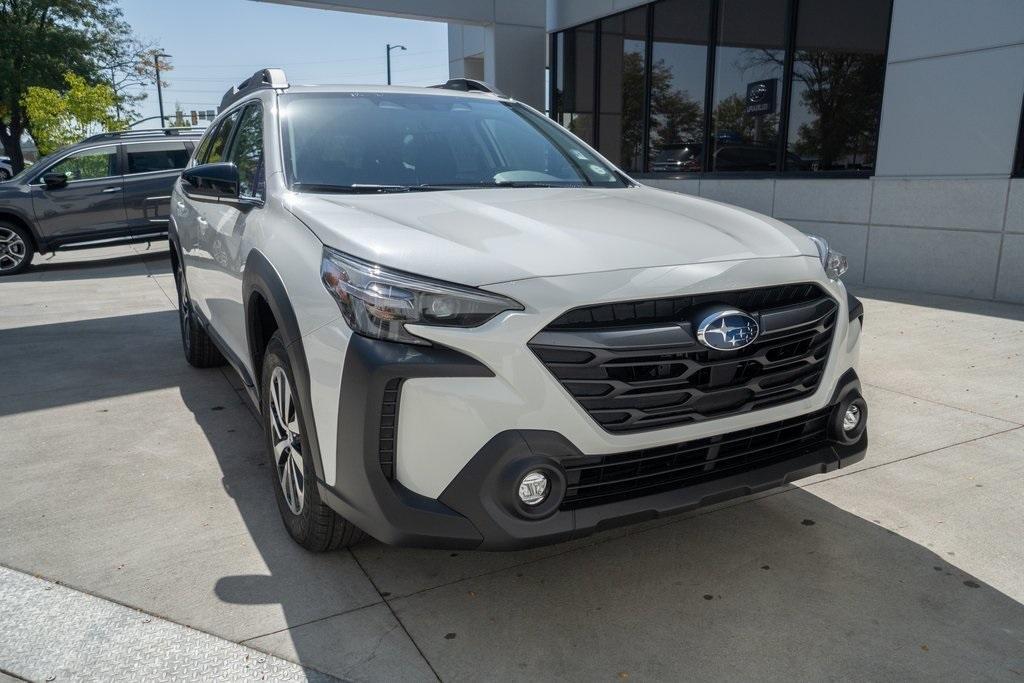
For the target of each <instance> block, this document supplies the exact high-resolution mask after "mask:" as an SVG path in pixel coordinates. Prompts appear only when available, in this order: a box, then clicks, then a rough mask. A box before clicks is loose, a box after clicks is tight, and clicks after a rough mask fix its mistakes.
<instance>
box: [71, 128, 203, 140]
mask: <svg viewBox="0 0 1024 683" xmlns="http://www.w3.org/2000/svg"><path fill="white" fill-rule="evenodd" d="M205 131H206V129H205V128H198V127H197V128H192V127H181V128H150V129H148V130H147V129H142V130H113V131H110V132H108V133H97V134H96V135H90V136H89V137H87V138H86V139H84V140H82V142H96V141H98V140H124V139H125V138H138V137H153V136H154V135H161V134H162V135H198V134H201V133H203V132H205Z"/></svg>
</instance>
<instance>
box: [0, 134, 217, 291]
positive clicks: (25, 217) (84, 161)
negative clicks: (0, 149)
mask: <svg viewBox="0 0 1024 683" xmlns="http://www.w3.org/2000/svg"><path fill="white" fill-rule="evenodd" d="M198 134H199V133H198V132H192V131H189V130H173V129H169V130H167V131H152V130H151V131H133V132H123V133H103V134H101V135H94V136H93V137H91V138H88V139H86V140H83V141H82V142H80V143H78V144H76V145H72V146H70V147H66V148H64V149H62V150H59V151H57V152H54V153H53V154H51V155H50V156H48V157H46V158H44V159H41V160H39V161H38V162H36V163H35V164H34V165H32V166H31V167H27V168H26V169H25V170H24V171H22V172H21V173H19V174H18V175H17V176H16V177H15V178H13V179H12V180H10V181H8V182H5V183H3V184H2V185H0V275H10V274H13V273H16V272H19V271H21V270H24V269H25V268H27V267H28V265H29V264H30V263H31V261H32V256H33V254H34V253H36V252H38V253H47V252H50V251H54V250H57V249H85V248H88V247H106V246H112V245H115V244H126V243H131V242H146V241H150V240H155V239H162V238H163V237H165V236H166V235H167V216H168V212H169V208H170V194H171V186H172V185H173V184H174V181H175V179H176V178H177V177H178V174H179V173H180V172H181V169H182V168H184V167H185V164H186V163H187V162H188V158H189V155H190V154H191V153H192V148H193V147H194V144H195V141H196V140H197V139H198Z"/></svg>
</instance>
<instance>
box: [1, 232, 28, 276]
mask: <svg viewBox="0 0 1024 683" xmlns="http://www.w3.org/2000/svg"><path fill="white" fill-rule="evenodd" d="M33 244H34V243H33V241H32V235H31V234H30V233H29V231H28V230H26V229H25V228H23V227H21V226H20V225H17V224H15V223H4V222H0V275H17V274H18V273H21V272H23V271H24V270H25V269H26V268H28V267H29V266H30V265H32V257H33V256H34V255H35V247H34V246H33Z"/></svg>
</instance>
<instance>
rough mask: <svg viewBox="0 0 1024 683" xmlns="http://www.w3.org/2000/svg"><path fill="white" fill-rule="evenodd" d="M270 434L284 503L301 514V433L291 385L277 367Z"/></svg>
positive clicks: (303, 487)
mask: <svg viewBox="0 0 1024 683" xmlns="http://www.w3.org/2000/svg"><path fill="white" fill-rule="evenodd" d="M270 433H271V437H272V438H271V442H272V443H273V445H274V462H275V464H276V465H277V478H278V481H279V482H280V484H281V491H282V493H284V500H285V503H287V505H288V509H289V510H291V511H292V513H293V514H296V515H299V514H302V504H303V500H304V499H305V491H306V480H305V474H304V470H303V466H302V432H301V430H300V428H299V414H298V411H297V410H296V405H295V400H294V398H293V396H292V386H291V383H290V382H289V381H288V375H286V374H285V372H284V370H283V369H282V368H280V367H276V368H274V372H273V373H272V374H271V376H270Z"/></svg>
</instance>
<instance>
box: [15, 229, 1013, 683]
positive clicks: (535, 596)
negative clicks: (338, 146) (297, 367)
mask: <svg viewBox="0 0 1024 683" xmlns="http://www.w3.org/2000/svg"><path fill="white" fill-rule="evenodd" d="M859 294H860V295H861V296H862V298H864V303H865V308H866V312H867V322H866V330H865V334H864V339H863V344H862V351H861V367H860V373H861V377H862V380H863V381H864V383H865V386H866V395H867V399H868V401H869V404H870V422H869V425H870V427H869V429H870V435H871V436H870V438H871V445H870V448H869V451H868V454H867V457H866V459H865V460H864V461H863V462H861V463H859V464H857V465H855V466H854V467H852V468H850V469H847V470H842V471H839V472H835V473H831V474H828V475H823V476H820V477H815V478H812V479H808V480H804V481H801V482H799V483H798V484H797V485H794V486H790V487H786V488H784V489H781V490H777V491H773V492H769V493H766V494H762V495H759V496H755V497H752V498H746V499H741V500H736V501H731V502H728V503H725V504H722V505H719V506H716V507H713V508H708V509H704V510H701V511H698V512H695V513H692V514H687V515H682V516H677V517H671V518H665V519H659V520H654V521H651V522H647V523H645V524H642V525H639V526H634V527H627V528H620V529H616V530H613V531H609V532H605V533H602V534H599V535H596V536H592V537H589V538H584V539H579V540H576V541H573V542H570V543H566V544H562V545H557V546H551V547H546V548H540V549H534V550H530V551H524V552H516V553H504V554H496V553H476V552H450V551H429V550H408V549H398V548H391V547H388V546H384V545H381V544H379V543H376V542H372V541H371V542H367V543H364V544H362V545H360V546H358V547H356V548H354V549H352V550H351V551H341V552H336V553H332V554H327V555H312V554H309V553H307V552H305V551H303V550H302V549H300V548H299V547H298V546H296V545H295V544H294V543H292V542H291V540H290V539H289V538H288V536H287V534H286V532H285V530H284V528H283V527H282V525H281V523H280V521H279V518H278V513H277V509H276V506H275V503H274V496H273V490H272V485H273V483H272V480H271V475H270V473H269V472H268V471H267V469H268V468H267V465H266V463H265V458H264V455H263V451H262V443H261V433H260V430H259V426H258V423H257V421H256V419H255V417H254V414H253V413H252V411H251V409H250V408H249V406H248V405H247V402H246V399H245V398H244V396H243V395H242V394H243V392H242V390H241V388H240V385H239V383H238V381H237V379H236V378H235V377H234V376H233V374H232V373H231V371H230V370H228V369H223V370H196V369H193V368H191V367H189V366H188V365H187V364H186V363H185V361H184V359H183V357H182V354H181V350H180V341H179V335H178V326H177V318H176V313H175V306H174V303H173V302H174V285H173V280H172V277H171V275H170V271H169V267H168V263H167V253H166V249H165V248H164V247H158V246H154V247H153V248H152V249H151V250H148V251H142V250H140V249H137V248H127V247H125V248H116V249H108V250H102V251H94V252H71V253H68V254H61V255H58V256H57V257H54V258H53V259H50V260H45V259H40V262H39V263H38V265H37V266H35V267H34V269H33V270H32V271H30V272H28V273H25V274H23V275H20V276H16V277H11V278H4V279H3V280H2V281H0V435H2V438H0V468H2V472H3V474H2V476H0V564H2V565H4V566H5V567H8V568H10V569H13V570H17V571H19V572H24V573H27V574H32V575H35V576H38V577H43V578H45V579H48V580H50V581H53V582H58V583H60V584H63V585H64V586H67V587H70V588H72V589H75V590H78V591H82V592H85V593H89V594H91V595H93V596H98V597H100V598H104V599H106V600H109V601H113V602H116V603H121V604H122V605H126V606H129V607H134V608H137V609H140V610H144V611H145V612H146V613H148V614H151V615H154V616H156V617H158V618H161V619H166V620H169V621H171V622H176V623H177V624H180V625H184V626H186V627H189V628H190V629H195V630H196V631H200V632H204V633H205V634H210V635H212V636H215V637H217V638H219V639H223V640H224V641H229V642H231V643H238V644H241V645H244V646H247V647H248V648H252V649H255V650H257V651H263V652H266V653H269V654H271V655H275V656H277V657H280V658H282V659H285V660H290V661H291V662H295V663H299V664H302V665H303V666H304V667H307V668H308V669H309V670H313V671H319V672H323V673H326V674H330V675H333V676H336V677H338V678H342V679H347V680H433V679H435V678H440V679H442V680H445V681H448V680H509V679H517V680H550V679H556V678H558V679H562V680H580V681H584V680H585V681H593V680H625V679H629V680H679V679H682V678H686V679H691V680H711V679H730V680H754V679H757V680H808V681H810V680H822V679H846V680H848V679H869V680H883V679H885V680H891V679H912V680H925V679H934V678H936V677H942V678H944V679H968V678H969V679H987V680H1008V681H1021V680H1022V679H1024V605H1022V604H1021V603H1022V601H1024V572H1022V571H1021V567H1022V566H1024V542H1022V537H1024V495H1022V494H1024V307H1019V306H1011V305H1001V304H993V303H986V302H979V301H968V300H963V299H952V298H947V297H937V296H928V295H909V294H902V293H899V292H894V291H881V290H875V291H868V290H865V291H862V292H859ZM4 576H5V575H3V574H0V581H3V580H4V578H3V577H4ZM0 594H2V591H0ZM68 609H71V608H68ZM13 619H15V615H14V613H13V612H12V611H10V610H5V609H4V605H3V604H0V643H2V642H3V638H4V635H3V634H4V633H8V632H12V631H13V630H14V624H13V623H12V621H10V620H13ZM55 642H56V641H55ZM54 647H55V648H56V645H54ZM0 649H2V648H0ZM58 654H59V653H58ZM0 663H2V660H0ZM17 667H18V662H8V663H6V664H4V665H3V666H2V667H0V668H3V669H6V670H7V673H9V674H13V675H21V676H25V677H30V675H29V674H30V673H31V672H29V671H27V670H24V671H19V670H18V668H17ZM90 675H92V674H91V673H90V672H89V671H86V670H74V669H73V668H72V669H71V670H70V671H69V672H68V676H69V677H70V678H75V677H79V678H88V677H89V676H90ZM0 677H2V674H0Z"/></svg>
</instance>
